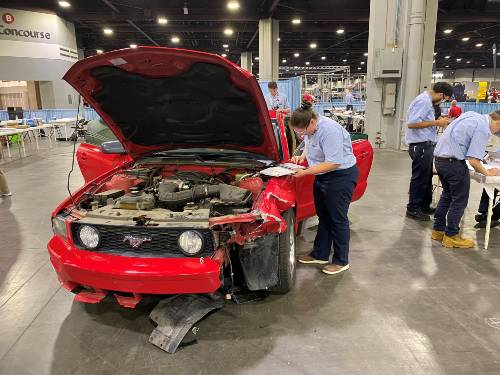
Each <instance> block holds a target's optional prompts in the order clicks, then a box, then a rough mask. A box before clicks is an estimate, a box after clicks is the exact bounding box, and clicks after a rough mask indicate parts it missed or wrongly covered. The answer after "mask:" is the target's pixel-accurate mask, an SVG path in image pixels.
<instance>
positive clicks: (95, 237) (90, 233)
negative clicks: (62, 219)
mask: <svg viewBox="0 0 500 375" xmlns="http://www.w3.org/2000/svg"><path fill="white" fill-rule="evenodd" d="M78 237H79V238H80V242H81V243H82V245H83V246H85V247H86V248H87V249H95V248H97V246H99V243H100V242H101V236H100V235H99V231H98V230H97V229H95V228H94V227H91V226H90V225H82V226H81V227H80V228H78Z"/></svg>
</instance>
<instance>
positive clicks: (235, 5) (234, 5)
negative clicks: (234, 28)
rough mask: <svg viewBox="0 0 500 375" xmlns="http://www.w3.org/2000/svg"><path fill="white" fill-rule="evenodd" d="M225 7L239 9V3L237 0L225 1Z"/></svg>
mask: <svg viewBox="0 0 500 375" xmlns="http://www.w3.org/2000/svg"><path fill="white" fill-rule="evenodd" d="M227 9H229V10H238V9H240V3H238V2H237V1H230V2H228V3H227Z"/></svg>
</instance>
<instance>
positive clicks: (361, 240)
mask: <svg viewBox="0 0 500 375" xmlns="http://www.w3.org/2000/svg"><path fill="white" fill-rule="evenodd" d="M70 163H71V149H70V147H68V146H67V145H65V146H62V145H59V146H58V147H57V148H54V149H52V150H43V151H42V152H40V153H38V154H35V155H33V156H31V157H28V158H25V159H21V160H17V161H13V162H9V163H5V162H4V163H3V164H2V165H1V167H2V169H4V171H6V173H7V176H8V178H9V182H10V185H11V188H12V191H13V192H14V197H13V198H12V199H9V200H4V201H1V202H0V249H1V250H0V373H1V374H3V375H7V374H14V375H23V374H148V375H150V374H151V375H152V374H236V373H237V374H284V373H286V374H384V375H386V374H499V373H500V298H499V295H500V246H499V245H500V230H499V229H495V230H493V232H492V238H491V247H490V250H489V251H484V250H479V248H481V247H482V244H483V235H484V231H477V232H476V231H475V230H474V229H471V228H472V225H473V215H474V211H475V208H476V206H477V202H478V199H479V193H480V191H479V189H478V187H477V186H476V185H475V184H474V186H473V190H472V194H471V205H470V207H471V209H470V210H468V212H467V213H466V218H465V222H464V228H465V232H466V233H467V234H469V235H472V236H473V237H474V238H476V237H477V240H478V246H479V248H477V249H475V250H469V251H465V250H454V251H451V250H445V249H444V248H442V247H441V246H440V245H439V244H436V243H432V241H431V240H430V238H429V236H430V224H420V223H415V222H413V221H410V220H408V219H405V217H404V205H405V202H406V199H407V190H408V175H409V161H408V157H407V155H406V154H404V153H396V152H377V154H376V161H375V165H374V168H373V170H372V173H371V177H370V181H369V188H368V191H367V193H366V195H365V196H364V197H363V199H362V200H361V201H359V202H357V203H355V204H354V205H353V206H352V208H351V215H350V216H351V219H352V222H353V225H352V240H351V257H350V262H351V267H352V268H351V270H350V271H348V272H347V273H345V274H344V275H341V276H333V277H332V276H326V275H323V274H321V273H320V271H319V269H318V268H316V267H310V266H309V267H305V266H302V267H299V268H298V275H297V276H298V282H297V285H296V287H295V290H294V291H293V292H291V293H289V294H288V295H286V296H281V297H280V296H273V297H270V298H268V299H267V300H265V301H262V302H259V303H254V304H248V305H242V306H237V305H234V304H228V305H227V307H226V308H224V309H223V310H222V311H220V312H217V313H215V314H213V315H211V316H209V317H208V318H207V319H206V320H204V321H203V322H201V324H199V327H200V331H199V333H198V341H197V343H195V344H194V345H191V346H187V347H185V348H183V349H182V350H180V351H179V352H178V353H177V354H175V355H168V354H165V353H163V352H162V351H160V350H158V349H157V348H156V347H153V346H151V345H150V344H148V343H147V338H148V335H149V333H150V332H151V330H152V328H153V325H152V323H151V322H150V321H149V319H148V313H149V311H150V309H151V305H146V306H142V307H141V308H139V309H136V310H126V309H123V308H120V307H119V306H118V305H117V304H116V303H115V302H114V301H113V300H109V301H106V302H104V303H102V304H100V305H96V306H89V305H84V304H79V303H73V299H72V295H71V294H69V293H67V292H66V291H65V290H62V289H61V288H60V286H59V284H58V282H57V280H56V277H55V274H54V272H53V271H52V269H51V266H50V264H49V262H48V258H47V254H46V250H45V244H46V242H47V240H48V239H49V237H50V234H51V228H50V220H49V214H50V212H51V210H52V209H53V208H55V206H56V204H57V203H58V202H59V201H60V200H61V199H63V198H64V197H65V196H66V194H67V193H66V180H65V178H66V173H67V171H68V169H69V167H70ZM80 183H81V176H80V175H79V172H78V171H76V172H75V177H74V178H73V186H75V187H76V186H78V185H79V184H80ZM305 237H306V239H308V240H311V239H312V233H306V235H305ZM310 247H311V244H310V242H307V241H306V240H304V239H302V240H301V241H300V249H301V251H302V252H306V251H308V250H309V249H310Z"/></svg>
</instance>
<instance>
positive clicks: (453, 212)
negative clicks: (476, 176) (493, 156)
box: [434, 159, 470, 236]
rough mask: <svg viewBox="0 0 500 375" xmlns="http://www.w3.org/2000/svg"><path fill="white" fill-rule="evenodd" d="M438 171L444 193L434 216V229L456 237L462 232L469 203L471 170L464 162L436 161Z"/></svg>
mask: <svg viewBox="0 0 500 375" xmlns="http://www.w3.org/2000/svg"><path fill="white" fill-rule="evenodd" d="M436 170H437V172H438V176H439V180H440V181H441V185H442V186H443V192H442V193H441V198H439V203H438V206H437V208H436V213H435V214H434V229H435V230H439V231H444V232H445V234H446V235H447V236H454V235H456V234H458V232H459V231H460V221H461V220H462V216H463V215H464V211H465V208H466V207H467V203H468V202H469V190H470V175H469V168H467V164H466V163H465V161H464V160H460V161H459V160H455V161H448V160H440V159H436Z"/></svg>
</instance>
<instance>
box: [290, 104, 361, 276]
mask: <svg viewBox="0 0 500 375" xmlns="http://www.w3.org/2000/svg"><path fill="white" fill-rule="evenodd" d="M290 121H291V126H292V127H293V129H294V131H295V132H296V133H297V134H299V135H304V140H305V148H304V153H303V154H302V155H301V156H298V157H294V158H293V159H292V161H293V162H295V163H300V162H303V161H304V160H305V159H306V158H307V161H308V164H309V167H308V168H306V169H301V170H298V171H297V172H296V174H295V176H296V177H297V178H300V177H303V176H306V175H315V179H314V205H315V207H316V213H317V215H318V218H319V225H318V232H317V233H316V239H315V240H314V248H313V251H312V252H311V253H310V254H308V255H301V256H299V257H298V258H297V260H298V262H299V263H304V264H324V265H325V266H324V267H323V272H324V273H326V274H329V275H335V274H337V273H340V272H343V271H346V270H348V269H349V259H348V256H349V239H350V229H349V220H348V218H347V212H348V210H349V205H350V203H351V200H352V194H353V192H354V188H355V187H356V183H357V181H358V168H357V166H356V158H355V156H354V154H353V152H352V143H351V137H350V135H349V133H348V132H347V131H346V130H345V129H344V128H343V127H342V126H341V125H339V124H338V123H337V122H335V121H333V120H331V119H329V118H326V117H322V116H321V117H320V116H318V115H317V114H316V113H315V112H314V111H313V110H312V108H311V104H310V103H309V102H303V103H302V106H301V107H300V108H299V109H297V110H295V111H294V112H293V113H292V116H291V119H290ZM332 246H333V250H334V253H333V258H332V264H328V263H329V258H330V253H331V249H332Z"/></svg>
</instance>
